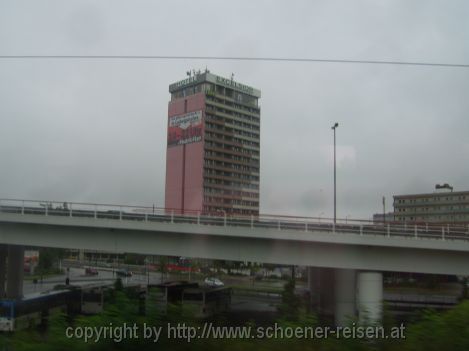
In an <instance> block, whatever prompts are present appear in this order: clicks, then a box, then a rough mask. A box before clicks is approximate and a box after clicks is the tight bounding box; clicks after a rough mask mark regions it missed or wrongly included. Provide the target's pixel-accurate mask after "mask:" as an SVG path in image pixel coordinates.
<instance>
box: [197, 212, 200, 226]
mask: <svg viewBox="0 0 469 351" xmlns="http://www.w3.org/2000/svg"><path fill="white" fill-rule="evenodd" d="M197 224H198V225H200V211H197Z"/></svg>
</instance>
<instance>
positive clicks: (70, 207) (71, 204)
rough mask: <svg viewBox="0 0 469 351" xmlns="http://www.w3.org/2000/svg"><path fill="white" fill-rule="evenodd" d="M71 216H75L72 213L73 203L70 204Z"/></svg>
mask: <svg viewBox="0 0 469 351" xmlns="http://www.w3.org/2000/svg"><path fill="white" fill-rule="evenodd" d="M70 217H73V215H72V204H70Z"/></svg>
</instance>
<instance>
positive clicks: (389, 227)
mask: <svg viewBox="0 0 469 351" xmlns="http://www.w3.org/2000/svg"><path fill="white" fill-rule="evenodd" d="M390 236H391V226H390V225H389V224H388V237H390Z"/></svg>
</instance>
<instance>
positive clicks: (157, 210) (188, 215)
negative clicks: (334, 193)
mask: <svg viewBox="0 0 469 351" xmlns="http://www.w3.org/2000/svg"><path fill="white" fill-rule="evenodd" d="M0 212H4V213H15V214H20V215H41V216H61V217H72V218H80V217H83V218H95V219H105V220H121V221H122V220H125V221H144V222H165V223H186V224H195V225H217V226H230V227H235V226H236V227H245V228H266V229H273V230H280V231H281V230H295V231H302V232H331V233H340V234H358V235H374V236H384V237H407V238H425V239H438V240H455V239H457V240H469V224H457V223H446V224H433V223H402V222H381V223H376V222H373V221H369V220H357V219H349V218H345V219H342V218H339V219H337V221H336V222H335V223H334V221H333V220H332V219H331V218H323V217H300V216H286V215H276V214H275V215H274V214H259V215H257V216H242V215H235V216H233V215H230V214H228V213H227V212H225V211H219V212H216V213H210V214H205V213H203V212H200V211H191V210H184V211H181V210H180V209H168V208H161V207H155V206H130V205H115V204H94V203H81V202H64V201H39V200H19V199H0Z"/></svg>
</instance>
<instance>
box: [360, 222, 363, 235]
mask: <svg viewBox="0 0 469 351" xmlns="http://www.w3.org/2000/svg"><path fill="white" fill-rule="evenodd" d="M360 235H363V224H360Z"/></svg>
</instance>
